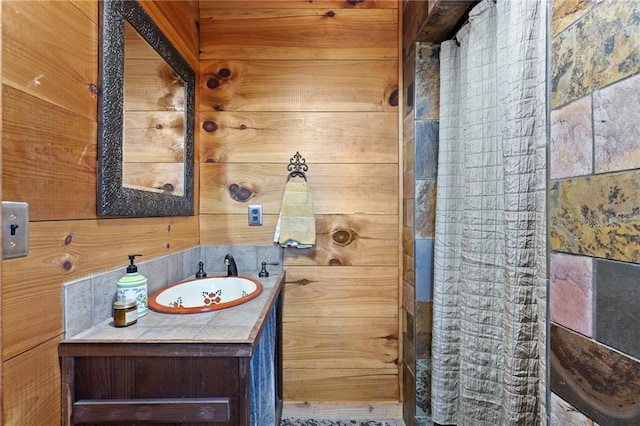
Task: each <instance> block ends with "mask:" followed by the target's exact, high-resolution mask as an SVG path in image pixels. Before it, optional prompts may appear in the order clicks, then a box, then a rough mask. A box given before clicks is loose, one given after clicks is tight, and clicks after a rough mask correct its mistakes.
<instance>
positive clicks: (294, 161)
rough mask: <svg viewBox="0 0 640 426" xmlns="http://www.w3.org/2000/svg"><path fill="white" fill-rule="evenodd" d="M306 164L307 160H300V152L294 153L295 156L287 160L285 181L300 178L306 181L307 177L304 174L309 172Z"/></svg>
mask: <svg viewBox="0 0 640 426" xmlns="http://www.w3.org/2000/svg"><path fill="white" fill-rule="evenodd" d="M306 163H307V160H305V159H304V158H302V155H300V152H298V151H296V155H294V156H293V157H291V159H290V160H289V165H288V166H287V170H289V177H288V178H287V180H289V179H291V178H292V177H301V178H304V180H305V181H306V180H307V175H306V174H305V172H306V171H307V170H309V166H307V164H306Z"/></svg>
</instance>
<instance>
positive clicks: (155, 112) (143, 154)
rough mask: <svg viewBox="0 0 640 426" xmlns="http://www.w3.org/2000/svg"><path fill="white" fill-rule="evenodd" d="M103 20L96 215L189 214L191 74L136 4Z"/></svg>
mask: <svg viewBox="0 0 640 426" xmlns="http://www.w3.org/2000/svg"><path fill="white" fill-rule="evenodd" d="M100 15H101V22H100V28H101V32H100V46H101V54H100V64H99V65H100V67H99V72H100V85H101V86H100V89H99V102H98V104H99V111H98V113H99V118H98V119H99V125H98V170H97V175H98V203H97V204H98V206H97V210H98V215H100V216H133V217H142V216H190V215H193V214H194V207H193V206H194V182H193V180H194V170H193V169H194V158H193V157H194V104H195V72H194V71H193V69H192V68H191V67H190V66H189V64H188V63H187V62H186V61H185V60H184V58H183V57H182V56H181V55H180V53H179V52H178V51H177V50H176V49H175V47H174V46H173V45H172V44H171V42H170V41H169V40H168V39H167V37H166V36H165V35H164V34H163V33H162V31H161V30H160V29H159V28H158V26H157V25H156V24H155V23H154V22H153V20H152V19H151V18H150V17H149V15H148V14H147V13H146V12H145V10H144V9H143V8H142V6H140V5H139V4H138V2H137V1H132V0H103V1H102V2H101V14H100Z"/></svg>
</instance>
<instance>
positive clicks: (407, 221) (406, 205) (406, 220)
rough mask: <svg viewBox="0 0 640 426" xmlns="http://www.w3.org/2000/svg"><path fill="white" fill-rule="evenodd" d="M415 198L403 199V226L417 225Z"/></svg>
mask: <svg viewBox="0 0 640 426" xmlns="http://www.w3.org/2000/svg"><path fill="white" fill-rule="evenodd" d="M413 201H414V200H413V198H407V199H406V200H402V219H403V220H402V226H406V227H407V228H413V227H414V226H415V222H414V218H415V212H414V207H413V206H414V202H413Z"/></svg>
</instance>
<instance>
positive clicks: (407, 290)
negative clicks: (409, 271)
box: [402, 281, 415, 315]
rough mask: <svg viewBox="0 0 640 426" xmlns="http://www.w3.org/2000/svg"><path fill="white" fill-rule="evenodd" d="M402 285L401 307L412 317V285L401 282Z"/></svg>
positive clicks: (413, 300)
mask: <svg viewBox="0 0 640 426" xmlns="http://www.w3.org/2000/svg"><path fill="white" fill-rule="evenodd" d="M402 284H403V285H402V306H403V307H404V308H405V309H406V310H407V312H408V313H410V314H411V315H413V305H414V303H415V296H414V294H415V292H414V288H413V283H410V282H407V281H403V282H402Z"/></svg>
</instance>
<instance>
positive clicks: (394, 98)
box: [389, 89, 399, 107]
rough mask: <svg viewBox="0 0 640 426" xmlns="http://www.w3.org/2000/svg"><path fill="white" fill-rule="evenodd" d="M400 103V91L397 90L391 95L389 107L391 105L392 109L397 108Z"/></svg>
mask: <svg viewBox="0 0 640 426" xmlns="http://www.w3.org/2000/svg"><path fill="white" fill-rule="evenodd" d="M398 102H399V100H398V89H396V90H394V91H393V92H391V95H389V105H391V106H392V107H397V106H398Z"/></svg>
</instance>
